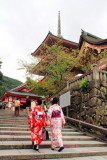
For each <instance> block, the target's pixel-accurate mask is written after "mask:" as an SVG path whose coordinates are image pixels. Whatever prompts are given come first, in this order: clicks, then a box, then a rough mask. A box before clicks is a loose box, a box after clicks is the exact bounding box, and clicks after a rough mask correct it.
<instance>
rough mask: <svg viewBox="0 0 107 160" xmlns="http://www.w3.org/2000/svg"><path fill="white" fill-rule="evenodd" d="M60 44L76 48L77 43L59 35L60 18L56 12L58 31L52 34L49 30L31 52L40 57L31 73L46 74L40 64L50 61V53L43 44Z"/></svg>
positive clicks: (43, 64)
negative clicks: (41, 69)
mask: <svg viewBox="0 0 107 160" xmlns="http://www.w3.org/2000/svg"><path fill="white" fill-rule="evenodd" d="M59 42H60V45H62V46H64V47H66V48H69V49H70V48H71V49H78V43H75V42H72V41H69V40H66V39H64V38H63V37H62V35H61V20H60V12H59V13H58V33H57V36H55V35H53V34H52V33H51V32H49V33H48V34H47V36H46V37H45V39H44V40H43V42H42V43H41V44H40V46H39V47H38V48H37V49H36V50H35V51H34V52H33V53H32V54H31V55H32V56H34V57H36V58H38V59H40V62H39V63H38V64H37V65H36V66H35V67H34V68H33V69H32V70H31V73H32V74H37V75H40V76H46V75H45V73H43V72H41V71H40V70H39V69H40V66H41V65H42V66H45V65H47V64H48V63H49V62H50V61H51V58H52V57H51V55H50V54H49V53H47V54H46V52H45V50H46V48H45V45H47V46H50V47H51V46H52V45H54V44H55V43H59Z"/></svg>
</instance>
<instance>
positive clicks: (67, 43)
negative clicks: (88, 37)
mask: <svg viewBox="0 0 107 160" xmlns="http://www.w3.org/2000/svg"><path fill="white" fill-rule="evenodd" d="M58 41H60V42H61V44H62V45H64V46H65V47H68V48H73V49H77V48H78V43H75V42H72V41H69V40H66V39H64V38H62V37H58V36H55V35H53V34H52V33H51V32H49V33H48V34H47V36H46V38H45V39H44V41H43V42H42V43H41V44H40V46H39V47H38V48H37V49H36V50H35V51H34V52H33V53H31V55H32V56H35V57H36V56H37V57H39V56H40V55H41V50H42V48H43V47H44V44H46V45H49V46H51V45H53V44H54V43H55V42H58Z"/></svg>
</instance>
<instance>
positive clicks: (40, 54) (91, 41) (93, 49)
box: [31, 12, 107, 81]
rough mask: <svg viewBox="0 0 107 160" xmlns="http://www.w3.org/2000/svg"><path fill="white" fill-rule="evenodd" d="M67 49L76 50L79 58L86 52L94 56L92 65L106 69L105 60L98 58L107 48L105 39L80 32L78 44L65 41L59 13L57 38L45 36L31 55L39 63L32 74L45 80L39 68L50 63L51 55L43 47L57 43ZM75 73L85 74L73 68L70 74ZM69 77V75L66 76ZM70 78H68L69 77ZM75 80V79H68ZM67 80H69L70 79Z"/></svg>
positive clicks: (78, 68) (106, 60)
mask: <svg viewBox="0 0 107 160" xmlns="http://www.w3.org/2000/svg"><path fill="white" fill-rule="evenodd" d="M59 42H60V44H61V45H62V46H64V47H66V48H68V49H78V50H79V54H78V56H80V55H81V54H85V53H86V52H87V51H88V52H89V53H90V54H91V55H94V56H95V59H93V60H92V62H91V63H92V65H93V64H94V63H97V64H98V66H99V69H105V70H106V69H107V58H104V59H102V57H100V53H101V52H102V51H103V50H104V49H106V48H107V39H101V38H99V37H97V36H94V35H92V34H90V33H88V32H85V31H83V30H82V32H81V35H80V39H79V43H75V42H72V41H69V40H66V39H64V38H63V36H62V35H61V20H60V12H59V13H58V33H57V36H55V35H53V34H52V33H51V32H49V33H48V34H47V36H46V37H45V39H44V40H43V42H42V43H41V44H40V46H39V47H38V48H37V49H36V50H35V51H34V52H33V53H32V54H31V55H32V56H34V57H36V58H38V59H39V60H40V61H39V63H38V64H37V65H36V66H35V67H34V68H33V69H32V70H31V73H32V74H36V75H39V76H44V77H45V78H44V79H43V81H45V80H46V78H47V75H46V73H44V72H42V71H41V70H40V67H41V66H44V68H45V65H47V64H48V63H49V62H50V61H51V58H52V57H51V55H50V54H49V53H46V52H45V51H46V48H45V46H46V45H47V46H52V45H54V44H55V43H59ZM74 71H75V75H81V74H84V73H85V72H84V71H83V70H82V69H81V67H75V66H74V68H72V69H71V72H74ZM68 76H69V75H68ZM69 77H70V76H69ZM70 78H71V79H72V78H75V77H72V76H71V77H70ZM70 78H69V79H70Z"/></svg>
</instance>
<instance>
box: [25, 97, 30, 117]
mask: <svg viewBox="0 0 107 160" xmlns="http://www.w3.org/2000/svg"><path fill="white" fill-rule="evenodd" d="M30 111H31V100H30V98H29V96H27V97H26V112H27V114H28V115H29V112H30Z"/></svg>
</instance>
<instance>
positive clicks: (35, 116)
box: [28, 100, 46, 151]
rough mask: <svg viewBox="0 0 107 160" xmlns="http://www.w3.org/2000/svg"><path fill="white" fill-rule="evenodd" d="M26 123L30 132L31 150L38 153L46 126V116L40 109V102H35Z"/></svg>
mask: <svg viewBox="0 0 107 160" xmlns="http://www.w3.org/2000/svg"><path fill="white" fill-rule="evenodd" d="M28 123H29V125H30V130H31V140H32V145H33V150H36V151H38V150H39V145H40V143H41V142H42V130H43V128H44V127H45V126H46V115H45V112H44V109H43V108H42V100H37V106H36V107H34V108H33V110H32V111H31V112H30V114H29V119H28Z"/></svg>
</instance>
